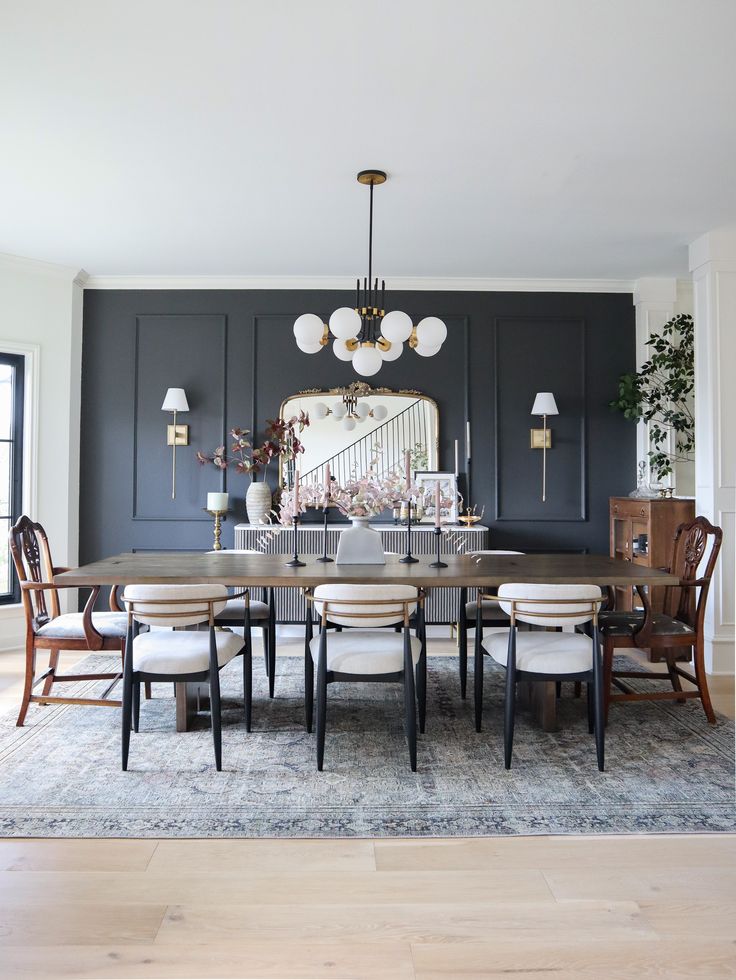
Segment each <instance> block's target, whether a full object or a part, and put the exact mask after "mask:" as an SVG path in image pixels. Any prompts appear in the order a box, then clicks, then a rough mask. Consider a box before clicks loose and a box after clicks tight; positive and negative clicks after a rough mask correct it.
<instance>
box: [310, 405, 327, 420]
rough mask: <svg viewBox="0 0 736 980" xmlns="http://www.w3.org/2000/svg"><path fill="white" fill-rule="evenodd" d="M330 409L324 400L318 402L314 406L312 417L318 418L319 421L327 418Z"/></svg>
mask: <svg viewBox="0 0 736 980" xmlns="http://www.w3.org/2000/svg"><path fill="white" fill-rule="evenodd" d="M329 411H330V410H329V408H328V407H327V406H326V405H325V403H324V402H316V403H315V404H314V405H313V406H312V418H313V419H316V420H317V421H318V422H319V421H320V420H321V419H326V418H327V416H328V414H329Z"/></svg>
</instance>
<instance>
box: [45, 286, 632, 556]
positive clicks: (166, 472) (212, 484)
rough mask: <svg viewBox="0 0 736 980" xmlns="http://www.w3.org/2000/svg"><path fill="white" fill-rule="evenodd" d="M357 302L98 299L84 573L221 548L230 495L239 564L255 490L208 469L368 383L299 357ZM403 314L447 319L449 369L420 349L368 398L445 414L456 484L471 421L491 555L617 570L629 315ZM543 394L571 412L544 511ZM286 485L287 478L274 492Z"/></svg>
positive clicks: (397, 304)
mask: <svg viewBox="0 0 736 980" xmlns="http://www.w3.org/2000/svg"><path fill="white" fill-rule="evenodd" d="M352 302H353V299H352V296H351V294H349V293H343V292H338V291H334V292H327V291H313V290H310V291H296V290H293V291H292V290H280V291H276V290H273V291H260V290H249V291H246V290H243V291H235V290H233V291H230V290H212V291H195V290H172V291H164V290H161V291H159V290H143V291H133V290H120V291H117V290H87V291H86V292H85V301H84V348H83V371H82V461H81V503H80V508H81V541H80V559H81V560H82V561H92V560H94V559H97V558H101V557H103V556H104V555H110V554H114V553H116V552H120V551H128V550H131V549H141V550H143V549H145V550H152V549H165V550H177V549H181V550H187V549H200V548H206V547H208V546H209V545H210V543H211V540H212V536H211V526H210V522H209V518H208V516H207V515H206V514H205V513H203V510H202V507H203V505H204V502H205V495H206V493H207V491H208V490H217V489H227V490H229V492H230V493H231V495H232V496H231V499H234V501H235V508H236V513H235V514H234V515H231V517H230V518H229V519H228V521H227V522H226V524H225V525H224V531H223V542H224V544H225V545H226V547H232V543H233V525H234V523H236V522H237V521H238V520H242V519H244V517H245V507H244V500H243V498H244V495H245V490H246V479H245V478H243V477H237V476H235V475H234V474H228V476H227V478H226V479H225V478H223V477H222V475H221V474H219V473H217V472H216V471H215V470H214V469H213V468H211V467H208V468H206V469H203V468H201V467H200V466H198V464H197V463H196V461H195V458H194V453H195V451H196V450H197V449H203V450H209V449H211V448H213V447H214V446H215V445H216V444H218V443H219V442H222V441H223V440H225V441H226V433H227V430H228V429H229V428H230V427H232V426H234V425H241V426H245V427H247V428H251V429H253V430H255V431H256V432H257V433H258V434H259V435H262V431H263V426H264V422H265V420H266V419H267V418H273V417H275V416H276V415H277V414H278V411H279V407H280V404H281V401H282V399H283V398H284V397H286V396H287V395H290V394H293V393H295V392H296V391H298V390H300V389H303V388H322V387H325V388H329V387H334V386H336V385H342V384H348V383H349V382H351V381H354V380H356V375H355V374H354V372H353V370H352V368H351V366H350V365H349V364H344V363H342V362H339V361H338V360H337V359H336V358H335V357H333V356H332V354H331V353H330V352H329V350H324V351H322V352H321V353H320V354H316V355H307V354H302V353H301V352H300V351H299V350H298V348H297V347H296V344H295V343H294V339H293V335H292V325H293V322H294V319H295V318H296V316H298V315H299V314H300V313H304V312H314V313H318V314H320V315H321V316H323V317H324V318H325V319H326V318H327V317H328V316H329V314H330V313H331V312H332V310H334V309H335V308H337V307H338V306H345V305H351V304H352ZM391 307H392V308H397V309H403V310H406V312H407V313H409V314H410V315H411V316H412V317H413V319H414V321H415V322H416V321H417V320H418V319H420V318H421V317H422V316H428V315H431V314H436V315H437V316H440V317H442V318H443V319H444V320H445V322H446V323H447V327H448V338H447V341H446V342H445V344H444V346H443V348H442V350H441V351H440V353H439V354H438V355H436V356H435V357H433V358H427V359H424V358H420V357H418V356H417V355H416V354H414V353H413V352H411V351H409V350H408V349H407V350H406V351H405V352H404V354H403V355H402V357H401V358H400V359H399V360H398V361H394V362H391V363H388V364H385V365H384V367H383V368H382V370H381V372H380V374H379V375H377V376H376V377H374V378H373V379H369V380H371V381H372V382H373V383H375V384H376V385H386V386H388V387H390V388H412V389H417V390H420V391H422V392H424V393H426V394H428V395H430V396H431V397H432V398H434V399H435V400H436V401H437V403H438V405H439V410H440V465H441V467H442V468H445V469H452V467H453V460H454V440H455V439H459V440H460V445H461V447H464V444H465V422H466V419H470V421H471V432H472V462H471V472H470V474H469V477H470V499H471V502H472V503H474V504H477V505H478V510H480V509H481V507H485V517H484V523H487V524H489V525H490V528H491V546H492V547H498V548H518V549H519V550H522V551H523V550H542V551H562V550H565V551H567V550H571V551H582V550H588V551H593V552H607V550H608V497H609V496H611V495H616V494H621V493H627V492H628V491H629V490H630V489H631V488H632V486H634V484H635V454H636V438H635V428H634V426H633V425H632V424H631V423H629V422H627V421H626V420H624V419H623V418H622V417H621V416H620V415H618V414H616V413H614V412H612V411H610V409H609V408H608V402H609V401H610V400H611V398H613V397H614V395H615V393H616V380H617V378H618V376H619V375H620V374H621V373H623V372H624V371H627V370H631V369H632V368H633V367H634V309H633V303H632V297H631V296H630V295H627V294H585V293H488V292H483V293H471V292H419V293H392V294H391ZM168 387H183V388H185V389H186V392H187V396H188V398H189V404H190V409H191V411H190V412H189V414H188V416H182V417H181V418H180V420H179V421H181V422H184V421H186V422H187V423H188V424H189V426H190V439H191V444H190V446H189V447H188V448H183V449H182V448H180V449H178V450H177V458H178V465H177V496H176V500H174V501H172V500H171V450H170V449H169V448H167V446H166V444H165V441H166V424H167V422H168V421H170V416H169V415H168V414H166V413H163V412H162V411H161V402H162V401H163V397H164V394H165V392H166V389H167V388H168ZM537 391H553V392H554V394H555V397H556V399H557V404H558V407H559V410H560V415H559V416H558V417H557V418H554V419H551V420H550V424H551V427H552V429H553V448H552V450H551V451H550V452H549V454H548V457H547V459H548V484H547V503H546V504H543V503H542V502H541V463H542V460H541V452H539V451H534V450H531V449H530V448H529V429H530V428H531V427H533V426H534V425H535V424H537V422H536V420H535V419H533V418H532V417H531V416H530V414H529V412H530V409H531V406H532V401H533V399H534V395H535V393H536V392H537ZM461 455H462V449H461ZM461 468H462V467H461ZM276 478H277V477H276V472H275V467H274V472H273V473H272V474H271V482H272V483H273V484H274V485H275V482H276ZM464 486H465V484H464ZM466 489H467V488H466ZM41 519H43V515H41Z"/></svg>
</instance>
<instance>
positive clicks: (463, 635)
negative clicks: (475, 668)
mask: <svg viewBox="0 0 736 980" xmlns="http://www.w3.org/2000/svg"><path fill="white" fill-rule="evenodd" d="M467 601H468V590H467V589H460V609H459V610H458V616H457V643H458V659H459V666H460V697H461V698H462V699H463V700H465V698H466V697H467V694H468V621H467V619H466V616H465V604H466V602H467Z"/></svg>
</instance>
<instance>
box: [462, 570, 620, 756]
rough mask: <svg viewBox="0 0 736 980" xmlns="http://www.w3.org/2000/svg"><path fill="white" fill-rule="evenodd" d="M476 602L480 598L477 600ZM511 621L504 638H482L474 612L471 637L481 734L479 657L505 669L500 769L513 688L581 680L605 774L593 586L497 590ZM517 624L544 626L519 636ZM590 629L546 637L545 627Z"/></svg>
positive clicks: (507, 749)
mask: <svg viewBox="0 0 736 980" xmlns="http://www.w3.org/2000/svg"><path fill="white" fill-rule="evenodd" d="M479 598H480V596H479ZM497 598H498V600H499V603H500V605H501V608H502V609H503V611H504V612H505V613H506V614H507V615H508V616H509V619H510V625H509V629H508V632H507V633H492V634H491V635H490V636H489V637H488V638H487V639H485V640H484V639H483V616H482V610H481V608H480V605H479V606H478V609H477V612H476V621H475V623H476V625H475V628H476V636H475V671H474V684H475V727H476V731H480V726H481V717H482V711H483V655H484V654H487V655H489V656H490V657H491V658H492V659H493V660H495V661H496V663H497V664H501V665H502V666H503V667H505V668H506V694H505V698H504V725H503V739H504V764H505V766H506V768H507V769H510V768H511V753H512V749H513V741H514V719H515V713H516V685H517V684H518V683H519V682H521V681H580V682H585V683H586V684H587V692H588V731H589V732H590V733H591V734H593V733H595V744H596V754H597V757H598V768H599V770H600V771H601V772H603V763H604V740H605V722H604V718H603V669H602V664H601V651H600V637H599V633H598V611H599V609H600V606H601V603H602V601H603V600H602V597H601V590H600V588H599V587H598V586H597V585H532V584H527V583H518V582H517V583H509V584H507V585H501V586H499V589H498V596H497ZM520 623H526V624H528V625H530V626H539V627H542V629H541V630H534V631H530V632H519V631H518V629H517V627H518V625H519V624H520ZM588 623H590V624H591V627H592V630H591V632H592V636H588V635H586V634H584V633H575V632H573V633H558V632H548V631H547V630H546V629H545V627H565V626H569V627H573V628H574V627H576V626H582V625H585V624H588Z"/></svg>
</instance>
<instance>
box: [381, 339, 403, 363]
mask: <svg viewBox="0 0 736 980" xmlns="http://www.w3.org/2000/svg"><path fill="white" fill-rule="evenodd" d="M387 339H388V338H387ZM379 349H380V348H379ZM403 350H404V345H403V344H402V343H400V342H399V341H398V340H392V341H391V346H390V347H389V349H388V350H382V351H381V358H382V359H383V360H384V361H398V359H399V358H400V357H401V354H402V351H403Z"/></svg>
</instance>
